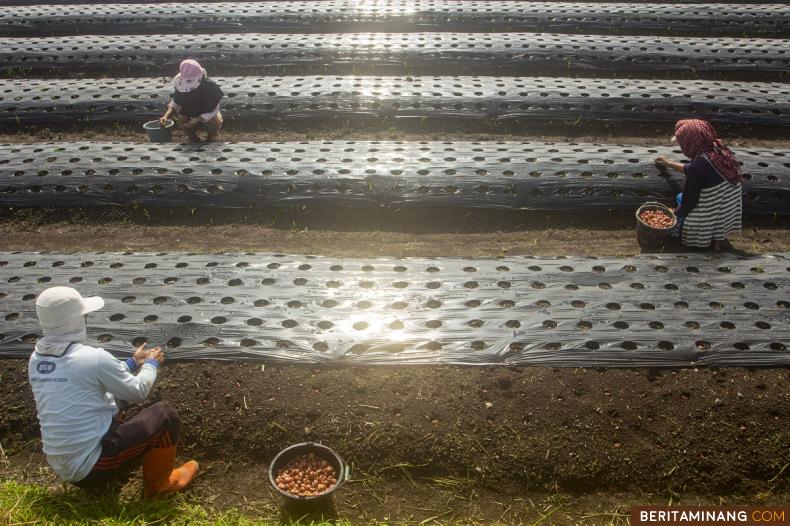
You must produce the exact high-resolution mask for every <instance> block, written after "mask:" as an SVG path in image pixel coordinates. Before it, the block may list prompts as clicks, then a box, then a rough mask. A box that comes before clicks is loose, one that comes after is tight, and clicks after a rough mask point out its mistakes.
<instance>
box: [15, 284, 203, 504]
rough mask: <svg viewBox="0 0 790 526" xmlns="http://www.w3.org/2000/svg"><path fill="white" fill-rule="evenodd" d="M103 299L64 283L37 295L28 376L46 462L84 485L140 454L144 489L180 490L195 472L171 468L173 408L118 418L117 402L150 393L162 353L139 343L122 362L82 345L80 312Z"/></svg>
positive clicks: (97, 482) (160, 406) (99, 481)
mask: <svg viewBox="0 0 790 526" xmlns="http://www.w3.org/2000/svg"><path fill="white" fill-rule="evenodd" d="M103 306H104V300H103V299H102V298H100V297H92V298H83V297H82V296H81V295H80V293H79V292H77V291H76V290H74V289H72V288H70V287H52V288H49V289H47V290H45V291H44V292H42V293H41V295H39V296H38V298H37V299H36V313H37V314H38V320H39V323H40V324H41V328H42V329H43V331H44V337H43V338H41V339H40V340H39V341H38V343H36V348H35V351H34V352H33V353H32V355H31V356H30V363H29V366H28V376H29V379H30V385H31V386H32V387H33V395H34V398H35V401H36V410H37V412H38V420H39V422H40V424H41V438H42V441H43V443H44V453H45V454H46V456H47V461H48V462H49V464H50V466H52V469H53V470H54V471H55V473H57V474H58V475H59V476H60V477H61V478H63V479H64V480H67V481H69V482H72V483H74V484H75V485H77V486H80V487H85V488H89V487H97V486H101V485H103V484H106V483H107V482H109V481H111V480H112V479H114V478H116V477H118V476H119V475H121V474H123V473H125V472H127V471H128V470H130V469H131V468H132V467H134V466H135V465H136V464H137V461H139V459H140V457H142V458H143V482H144V487H145V493H146V495H148V496H158V495H163V494H167V493H172V492H174V491H178V490H180V489H182V488H184V487H186V486H187V485H188V484H189V483H190V482H191V481H192V480H193V479H194V478H195V476H196V475H197V472H198V464H197V462H195V461H193V460H191V461H189V462H187V463H186V464H184V465H183V466H181V467H180V468H178V469H174V468H175V459H176V445H177V444H178V438H179V434H180V430H181V423H180V420H179V418H178V415H177V414H176V412H175V410H174V409H173V408H172V407H171V406H170V405H169V404H167V403H165V402H159V403H156V404H153V405H151V406H150V407H147V408H145V409H143V410H141V411H140V412H139V413H138V414H137V415H135V416H134V417H133V418H131V419H129V420H127V421H122V419H121V417H120V416H119V411H118V406H117V404H116V400H123V401H125V402H130V403H134V402H142V401H143V400H145V399H146V398H147V397H148V393H149V392H150V391H151V387H152V386H153V385H154V382H155V381H156V374H157V369H158V368H159V366H160V365H161V364H162V363H163V362H164V359H165V357H164V353H163V352H162V350H161V349H159V348H158V347H157V348H154V349H149V350H146V349H145V346H144V345H142V346H140V347H139V348H138V349H137V350H136V351H135V352H134V354H133V356H132V358H129V359H127V360H125V361H121V360H118V359H116V358H115V357H113V356H112V355H111V354H110V353H108V352H107V351H105V350H104V349H98V348H95V347H90V346H88V345H85V343H84V342H85V341H86V339H87V335H86V316H87V314H89V313H91V312H94V311H96V310H99V309H101V308H102V307H103Z"/></svg>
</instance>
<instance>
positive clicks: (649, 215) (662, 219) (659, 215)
mask: <svg viewBox="0 0 790 526" xmlns="http://www.w3.org/2000/svg"><path fill="white" fill-rule="evenodd" d="M639 219H641V220H642V221H644V222H645V223H647V225H648V226H651V227H653V228H660V229H665V228H671V227H672V226H673V225H674V224H675V220H674V219H672V218H671V217H669V216H668V215H667V214H666V213H664V212H662V211H661V210H645V211H644V212H642V213H641V214H639Z"/></svg>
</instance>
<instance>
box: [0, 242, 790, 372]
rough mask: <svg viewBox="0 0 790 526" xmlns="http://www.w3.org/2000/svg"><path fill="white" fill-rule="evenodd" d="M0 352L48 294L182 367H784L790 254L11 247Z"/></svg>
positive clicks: (26, 338) (0, 307) (95, 331)
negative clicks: (85, 305)
mask: <svg viewBox="0 0 790 526" xmlns="http://www.w3.org/2000/svg"><path fill="white" fill-rule="evenodd" d="M0 265H2V268H3V271H2V275H3V278H2V282H0V298H2V299H0V317H2V319H3V320H4V322H3V325H2V335H0V355H2V356H7V357H14V356H26V355H28V354H29V353H30V352H31V350H32V348H33V344H34V343H35V341H36V339H37V338H38V337H39V335H40V329H39V327H38V322H37V320H36V317H35V299H36V295H37V294H39V293H40V292H41V291H42V290H44V289H45V288H47V287H51V286H55V285H66V286H74V287H77V288H78V289H79V290H80V291H81V293H82V294H83V295H94V294H99V295H101V296H102V297H104V298H105V299H106V302H107V303H106V306H105V308H104V309H103V310H102V311H100V312H98V313H96V314H92V315H91V316H90V317H89V324H88V326H89V333H88V338H89V341H91V342H92V343H95V344H96V345H99V346H102V347H104V348H106V349H108V350H110V351H113V352H116V353H121V354H125V353H129V352H130V351H131V350H132V349H133V347H134V346H135V345H139V344H140V343H141V342H145V341H147V342H149V343H150V344H156V345H163V346H166V348H167V349H168V355H169V358H170V359H171V360H179V359H182V360H183V359H190V360H199V359H211V360H216V359H232V360H239V359H253V360H273V361H280V362H298V363H319V364H320V363H323V364H328V363H343V364H404V363H410V364H419V363H423V364H424V363H455V364H492V363H501V364H507V365H546V366H573V367H579V366H580V367H584V366H590V367H593V366H595V367H635V366H645V367H674V366H691V365H717V366H723V365H732V366H788V365H790V352H788V349H787V342H788V341H790V327H788V324H787V316H788V308H790V302H789V301H788V300H789V299H790V298H788V290H789V289H788V287H790V254H780V255H775V256H761V257H752V258H738V257H735V256H726V257H723V258H714V259H711V258H708V257H704V256H699V255H660V256H641V257H635V258H627V259H619V258H582V257H559V258H535V257H505V258H480V259H475V258H468V259H467V258H464V259H460V258H430V259H417V258H413V259H412V258H402V259H394V258H369V259H337V258H327V257H313V256H287V255H282V254H252V253H248V254H243V255H222V254H215V255H192V254H165V253H163V254H133V253H125V254H120V253H96V254H90V253H81V254H51V253H48V254H41V253H24V252H16V253H0Z"/></svg>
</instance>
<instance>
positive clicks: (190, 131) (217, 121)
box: [178, 113, 223, 141]
mask: <svg viewBox="0 0 790 526" xmlns="http://www.w3.org/2000/svg"><path fill="white" fill-rule="evenodd" d="M178 122H179V123H180V124H181V130H182V131H183V132H184V134H185V135H186V136H187V137H189V139H190V140H193V141H197V140H199V137H198V134H197V132H199V131H205V132H206V133H208V135H209V137H211V136H212V135H216V134H218V133H219V130H221V129H222V122H223V118H222V113H218V114H217V116H216V117H214V118H213V119H211V120H210V121H208V122H203V121H200V122H199V123H198V124H196V125H195V126H189V127H186V126H184V124H185V123H187V122H189V117H187V116H186V115H179V116H178Z"/></svg>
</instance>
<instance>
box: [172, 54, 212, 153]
mask: <svg viewBox="0 0 790 526" xmlns="http://www.w3.org/2000/svg"><path fill="white" fill-rule="evenodd" d="M178 70H179V71H178V74H177V75H176V76H175V78H174V79H173V81H174V84H175V91H174V92H173V93H172V94H171V95H170V102H169V103H168V105H167V111H165V113H164V115H162V117H161V118H160V119H159V121H160V122H161V123H162V124H163V125H164V123H165V121H166V120H167V119H169V118H170V116H171V115H172V114H173V113H176V114H177V115H178V123H179V125H180V126H181V129H182V130H183V131H184V134H186V136H187V137H188V138H189V140H190V141H192V142H200V137H199V136H198V131H205V132H206V133H207V134H208V140H209V141H218V140H219V130H220V129H221V128H222V113H220V111H219V102H220V100H222V97H223V96H224V95H225V94H224V93H222V90H221V89H220V88H219V86H217V83H216V82H214V81H213V80H211V79H210V78H208V76H206V70H205V69H203V67H202V66H201V65H200V64H198V63H197V62H196V61H194V60H184V61H183V62H181V66H179V68H178Z"/></svg>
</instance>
